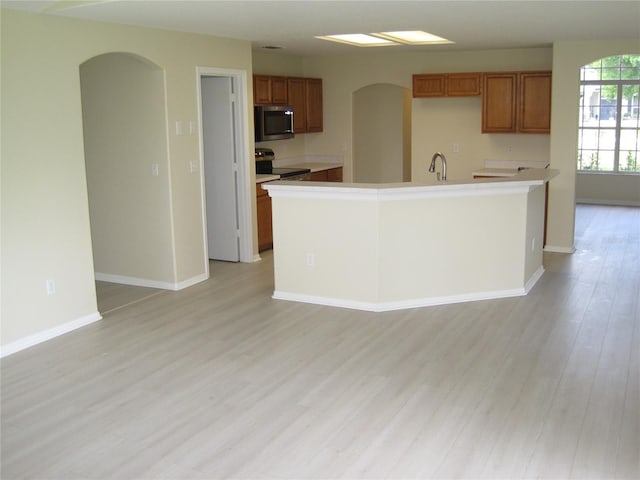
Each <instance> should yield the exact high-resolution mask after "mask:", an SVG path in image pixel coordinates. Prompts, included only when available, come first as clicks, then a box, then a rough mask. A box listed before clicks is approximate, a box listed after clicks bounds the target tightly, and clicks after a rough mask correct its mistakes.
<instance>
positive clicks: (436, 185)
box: [262, 168, 558, 196]
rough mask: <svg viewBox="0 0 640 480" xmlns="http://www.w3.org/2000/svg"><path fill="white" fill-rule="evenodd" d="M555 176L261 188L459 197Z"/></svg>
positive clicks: (536, 173) (527, 173) (546, 172)
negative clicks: (463, 194) (464, 193)
mask: <svg viewBox="0 0 640 480" xmlns="http://www.w3.org/2000/svg"><path fill="white" fill-rule="evenodd" d="M556 175H558V171H557V170H553V169H548V168H534V169H526V170H521V171H519V172H518V171H516V172H515V174H513V175H509V176H502V177H484V178H465V179H451V180H446V181H444V182H443V181H440V182H437V181H434V182H432V183H427V182H399V183H346V182H344V183H331V182H307V181H299V182H298V181H276V182H269V183H268V184H264V185H262V188H263V189H265V190H269V194H270V195H271V196H274V195H279V194H280V193H281V192H284V191H290V192H298V193H300V194H304V192H305V191H306V192H308V193H309V194H318V193H321V192H325V193H327V194H332V193H333V194H336V195H354V196H358V195H372V194H374V195H376V196H384V195H387V196H389V195H391V196H394V195H412V194H413V195H416V194H422V195H426V196H429V195H436V196H442V195H460V194H462V193H463V192H466V193H467V194H472V193H473V192H475V193H477V194H480V193H481V192H487V191H492V190H512V189H514V188H518V189H522V188H529V187H535V186H540V185H544V184H545V183H546V182H548V181H549V180H550V179H552V178H553V177H555V176H556Z"/></svg>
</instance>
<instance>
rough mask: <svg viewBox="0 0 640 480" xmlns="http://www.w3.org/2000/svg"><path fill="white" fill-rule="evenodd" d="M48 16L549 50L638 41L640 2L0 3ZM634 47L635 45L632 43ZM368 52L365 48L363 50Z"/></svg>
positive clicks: (293, 48)
mask: <svg viewBox="0 0 640 480" xmlns="http://www.w3.org/2000/svg"><path fill="white" fill-rule="evenodd" d="M1 3H2V6H3V7H6V8H15V9H22V10H28V11H32V12H40V13H45V14H50V15H57V16H64V17H73V18H82V19H89V20H100V21H105V22H114V23H122V24H130V25H143V26H149V27H159V28H165V29H171V30H179V31H185V32H196V33H204V34H211V35H216V36H221V37H230V38H237V39H243V40H250V41H251V42H252V45H253V48H254V49H259V48H261V47H263V46H265V45H275V46H281V47H284V49H283V50H280V52H282V53H288V54H295V55H319V54H332V55H333V54H342V53H356V52H357V53H361V52H362V51H363V49H362V48H359V47H353V46H349V45H343V44H335V43H332V42H327V41H323V40H317V39H315V38H314V36H316V35H329V34H339V33H369V32H381V31H396V30H425V31H427V32H429V33H433V34H435V35H439V36H441V37H444V38H447V39H449V40H452V41H454V42H456V43H455V45H438V46H394V47H379V48H377V49H376V50H375V51H380V48H384V50H383V51H428V50H445V51H446V50H453V49H457V50H477V49H494V48H520V47H541V46H550V45H551V44H552V43H553V42H554V41H567V40H606V39H628V38H639V39H640V1H638V0H635V1H613V0H605V1H559V0H555V1H522V0H521V1H461V0H458V1H455V0H448V1H382V0H378V1H369V0H351V1H335V0H285V1H270V0H262V1H240V0H236V1H218V0H97V1H96V0H94V1H92V0H53V1H51V0H42V1H39V0H35V1H34V0H30V1H28V0H21V1H18V0H2V2H1ZM639 46H640V40H639ZM367 50H368V51H371V49H367Z"/></svg>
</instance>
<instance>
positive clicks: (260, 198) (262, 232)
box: [256, 184, 273, 252]
mask: <svg viewBox="0 0 640 480" xmlns="http://www.w3.org/2000/svg"><path fill="white" fill-rule="evenodd" d="M256 205H257V217H258V251H259V252H262V251H263V250H269V249H270V248H273V225H272V223H271V197H270V196H269V192H267V191H266V190H263V189H262V186H261V185H260V184H258V185H256Z"/></svg>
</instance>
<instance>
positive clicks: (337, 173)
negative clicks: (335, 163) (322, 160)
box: [327, 167, 342, 182]
mask: <svg viewBox="0 0 640 480" xmlns="http://www.w3.org/2000/svg"><path fill="white" fill-rule="evenodd" d="M327 181H329V182H342V167H338V168H330V169H329V170H327Z"/></svg>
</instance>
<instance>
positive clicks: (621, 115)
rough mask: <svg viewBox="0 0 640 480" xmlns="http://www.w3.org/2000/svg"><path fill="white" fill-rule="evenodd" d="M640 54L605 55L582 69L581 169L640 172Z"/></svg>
mask: <svg viewBox="0 0 640 480" xmlns="http://www.w3.org/2000/svg"><path fill="white" fill-rule="evenodd" d="M639 98H640V55H618V56H614V57H606V58H601V59H600V60H596V61H595V62H593V63H590V64H588V65H585V66H583V67H582V69H581V70H580V105H579V114H580V118H579V122H578V170H581V171H598V172H619V173H640V159H639V158H638V150H639V145H638V144H639V143H640V137H639V135H638V132H640V129H639V125H640V122H639V115H638V99H639Z"/></svg>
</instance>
